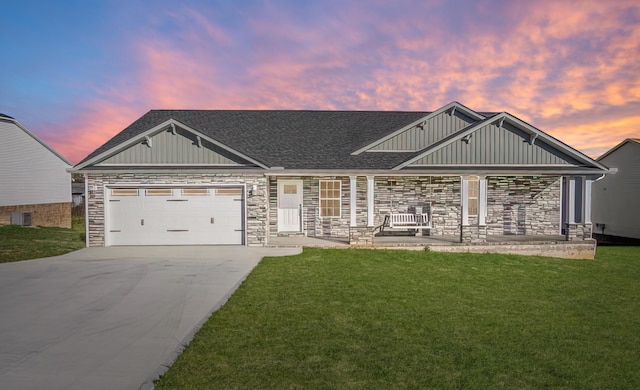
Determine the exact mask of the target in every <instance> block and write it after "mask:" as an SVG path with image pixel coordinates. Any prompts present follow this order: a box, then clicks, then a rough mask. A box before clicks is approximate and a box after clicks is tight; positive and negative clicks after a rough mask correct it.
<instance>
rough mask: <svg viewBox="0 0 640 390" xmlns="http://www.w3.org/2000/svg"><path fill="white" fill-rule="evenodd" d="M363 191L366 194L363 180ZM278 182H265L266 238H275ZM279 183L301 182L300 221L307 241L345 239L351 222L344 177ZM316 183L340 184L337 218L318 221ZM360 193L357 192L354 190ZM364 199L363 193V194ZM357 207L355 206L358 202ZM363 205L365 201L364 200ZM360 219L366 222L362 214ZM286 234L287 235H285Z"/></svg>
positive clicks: (318, 197) (318, 198) (315, 177)
mask: <svg viewBox="0 0 640 390" xmlns="http://www.w3.org/2000/svg"><path fill="white" fill-rule="evenodd" d="M358 179H359V180H364V181H365V182H364V186H365V187H364V188H365V191H366V179H364V178H358ZM277 180H278V179H277V178H275V177H271V178H269V235H270V236H271V237H275V236H277V235H278V181H277ZM281 180H302V193H303V199H302V221H303V227H302V228H303V233H304V234H306V235H307V236H309V237H327V238H348V237H349V223H350V218H351V216H350V215H351V214H350V213H351V211H350V210H351V209H350V205H349V199H350V196H351V195H350V193H351V191H350V181H349V177H348V176H346V177H345V176H312V177H302V176H287V177H282V178H281ZM320 180H340V181H341V207H342V210H341V215H340V217H321V216H320V212H319V204H320ZM358 192H360V188H359V189H358ZM365 197H366V193H365ZM358 204H359V202H358ZM365 204H366V198H365ZM364 218H366V211H365V215H364ZM285 234H287V233H285Z"/></svg>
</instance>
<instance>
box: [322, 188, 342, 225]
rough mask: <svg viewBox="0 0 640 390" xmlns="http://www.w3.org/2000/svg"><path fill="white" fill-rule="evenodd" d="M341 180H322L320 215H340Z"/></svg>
mask: <svg viewBox="0 0 640 390" xmlns="http://www.w3.org/2000/svg"><path fill="white" fill-rule="evenodd" d="M341 184H342V182H341V181H340V180H320V216H321V217H339V216H340V186H341Z"/></svg>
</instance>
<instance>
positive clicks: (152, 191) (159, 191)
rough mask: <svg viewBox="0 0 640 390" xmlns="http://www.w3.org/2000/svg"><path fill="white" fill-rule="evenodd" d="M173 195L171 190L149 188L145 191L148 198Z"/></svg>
mask: <svg viewBox="0 0 640 390" xmlns="http://www.w3.org/2000/svg"><path fill="white" fill-rule="evenodd" d="M172 194H173V190H172V189H171V188H147V189H146V190H145V195H146V196H171V195H172Z"/></svg>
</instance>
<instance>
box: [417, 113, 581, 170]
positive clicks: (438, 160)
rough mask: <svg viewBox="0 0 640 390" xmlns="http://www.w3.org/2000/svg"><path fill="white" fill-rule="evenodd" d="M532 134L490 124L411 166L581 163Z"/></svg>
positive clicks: (510, 127)
mask: <svg viewBox="0 0 640 390" xmlns="http://www.w3.org/2000/svg"><path fill="white" fill-rule="evenodd" d="M529 138H530V136H529V134H527V133H525V132H523V131H521V130H518V129H516V128H515V127H513V126H511V125H509V124H506V123H505V124H504V126H503V127H499V126H497V125H496V124H488V125H486V126H483V127H481V128H479V129H478V130H476V131H474V132H473V133H471V137H470V138H468V141H469V142H465V141H462V140H457V141H454V142H452V143H451V144H449V145H446V146H444V147H443V148H441V149H438V150H436V151H434V152H433V153H430V154H428V155H426V156H424V157H423V158H421V159H419V160H417V161H416V162H414V163H413V164H411V165H439V164H447V165H455V164H472V165H478V164H490V165H493V164H495V165H524V164H526V165H530V164H534V165H570V164H578V162H576V161H574V160H572V159H571V158H569V157H568V156H564V155H560V154H559V153H557V152H555V153H554V152H553V151H552V149H551V148H549V147H546V145H545V144H544V143H542V142H541V141H540V140H538V139H536V140H535V141H534V142H533V144H530V143H529Z"/></svg>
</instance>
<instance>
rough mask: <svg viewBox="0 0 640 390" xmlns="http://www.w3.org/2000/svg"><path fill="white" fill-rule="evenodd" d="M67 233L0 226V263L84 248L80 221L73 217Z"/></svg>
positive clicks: (40, 228)
mask: <svg viewBox="0 0 640 390" xmlns="http://www.w3.org/2000/svg"><path fill="white" fill-rule="evenodd" d="M72 226H73V227H72V228H71V229H63V228H44V227H22V226H12V225H6V226H0V263H7V262H10V261H20V260H28V259H37V258H41V257H50V256H58V255H62V254H65V253H68V252H72V251H75V250H77V249H80V248H84V247H85V244H84V221H83V219H82V218H78V217H74V218H73V223H72Z"/></svg>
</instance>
